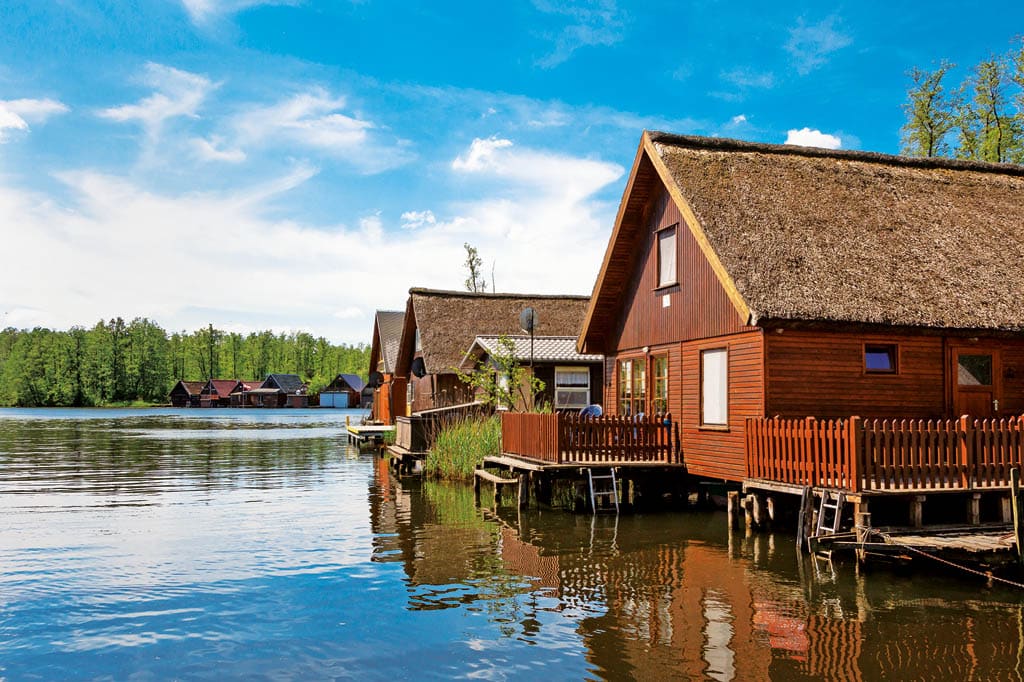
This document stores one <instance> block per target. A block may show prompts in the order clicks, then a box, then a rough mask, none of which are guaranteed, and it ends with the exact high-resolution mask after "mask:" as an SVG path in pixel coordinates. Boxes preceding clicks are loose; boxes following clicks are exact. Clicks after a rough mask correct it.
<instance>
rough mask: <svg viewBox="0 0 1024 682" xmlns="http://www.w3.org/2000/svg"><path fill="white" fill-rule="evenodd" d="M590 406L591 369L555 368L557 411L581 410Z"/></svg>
mask: <svg viewBox="0 0 1024 682" xmlns="http://www.w3.org/2000/svg"><path fill="white" fill-rule="evenodd" d="M589 404H590V369H589V368H587V367H555V409H580V408H583V407H586V406H587V405H589Z"/></svg>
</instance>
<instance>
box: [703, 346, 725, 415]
mask: <svg viewBox="0 0 1024 682" xmlns="http://www.w3.org/2000/svg"><path fill="white" fill-rule="evenodd" d="M700 424H701V426H710V427H712V428H724V427H728V426H729V349H728V348H727V347H725V348H705V349H702V350H701V352H700Z"/></svg>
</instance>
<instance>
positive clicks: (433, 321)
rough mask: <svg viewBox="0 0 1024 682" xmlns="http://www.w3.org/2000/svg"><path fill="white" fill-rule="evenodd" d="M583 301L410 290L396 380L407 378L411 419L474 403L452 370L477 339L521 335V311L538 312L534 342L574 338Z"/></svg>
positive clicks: (529, 296) (557, 297)
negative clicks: (538, 338)
mask: <svg viewBox="0 0 1024 682" xmlns="http://www.w3.org/2000/svg"><path fill="white" fill-rule="evenodd" d="M587 300H588V299H587V297H586V296H543V295H529V294H482V293H470V292H465V291H436V290H433V289H415V288H414V289H410V290H409V301H408V303H407V305H406V309H405V324H404V328H403V330H402V340H401V343H400V345H399V349H398V357H397V361H396V364H395V374H396V375H397V376H399V377H406V378H408V382H409V384H408V389H407V403H408V412H407V413H406V414H411V413H415V412H420V411H422V410H429V409H433V408H437V407H447V406H449V405H459V404H463V403H468V402H472V401H473V400H474V397H475V396H474V394H473V391H472V390H471V389H470V388H469V387H468V386H466V385H465V384H464V383H463V382H462V381H460V380H459V377H458V375H457V374H456V368H457V367H459V366H460V365H461V364H462V360H463V358H464V357H465V353H466V349H467V348H469V347H470V345H471V344H472V343H473V341H474V340H475V339H476V338H477V336H480V335H498V334H506V335H510V334H520V333H522V332H521V330H520V328H519V316H520V313H522V311H523V309H524V308H527V307H532V308H533V309H534V310H536V311H537V318H538V324H537V329H536V330H535V335H536V336H570V335H573V334H578V333H579V329H580V324H581V322H582V321H583V315H584V312H585V311H586V306H587Z"/></svg>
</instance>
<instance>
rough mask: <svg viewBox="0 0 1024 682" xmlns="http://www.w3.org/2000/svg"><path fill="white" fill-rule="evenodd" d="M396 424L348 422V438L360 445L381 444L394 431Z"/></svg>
mask: <svg viewBox="0 0 1024 682" xmlns="http://www.w3.org/2000/svg"><path fill="white" fill-rule="evenodd" d="M394 431H395V427H394V426H387V425H383V424H346V425H345V434H346V435H347V436H348V439H349V440H350V441H351V442H353V443H355V444H356V445H359V446H360V447H361V446H363V445H379V444H382V443H384V439H385V438H386V437H387V435H388V434H390V433H394Z"/></svg>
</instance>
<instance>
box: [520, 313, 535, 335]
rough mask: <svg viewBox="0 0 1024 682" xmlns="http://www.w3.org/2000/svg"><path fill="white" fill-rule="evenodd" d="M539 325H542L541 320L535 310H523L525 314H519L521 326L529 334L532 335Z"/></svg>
mask: <svg viewBox="0 0 1024 682" xmlns="http://www.w3.org/2000/svg"><path fill="white" fill-rule="evenodd" d="M538 324H540V318H539V317H537V311H536V310H534V309H533V308H530V307H526V308H523V312H521V313H519V326H520V327H521V328H522V330H523V331H524V332H526V333H527V334H532V333H533V332H534V331H535V330H536V329H537V325H538Z"/></svg>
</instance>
